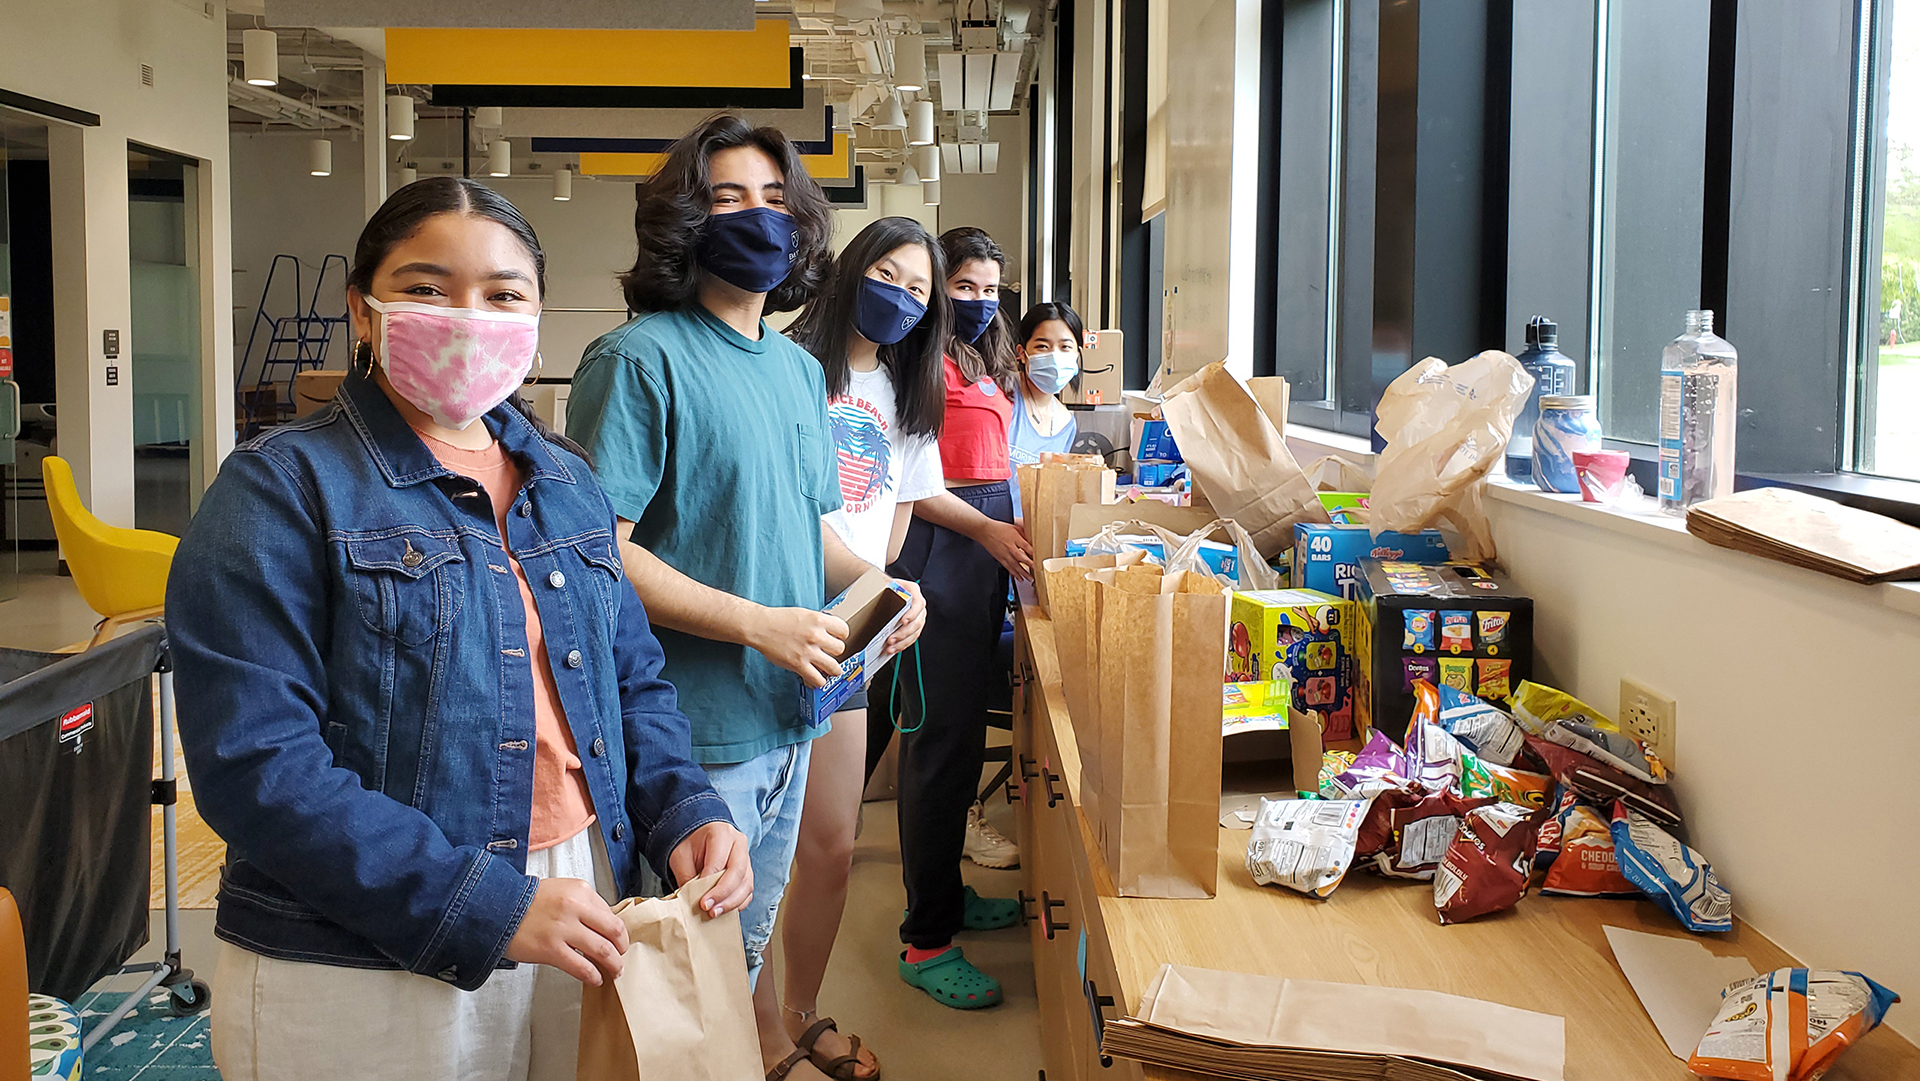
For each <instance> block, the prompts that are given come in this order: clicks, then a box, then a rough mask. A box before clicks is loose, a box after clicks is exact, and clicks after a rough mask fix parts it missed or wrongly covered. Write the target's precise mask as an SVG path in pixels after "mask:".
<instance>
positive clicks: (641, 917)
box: [575, 874, 762, 1081]
mask: <svg viewBox="0 0 1920 1081" xmlns="http://www.w3.org/2000/svg"><path fill="white" fill-rule="evenodd" d="M719 880H720V876H719V875H717V874H715V875H709V876H707V877H706V878H701V879H696V880H694V881H692V882H689V883H687V884H686V885H685V886H683V887H681V889H680V891H679V892H678V893H675V894H674V895H672V896H671V897H650V898H646V899H644V900H642V899H639V898H629V899H627V900H625V901H622V902H620V903H619V904H617V905H615V906H614V908H613V911H614V914H615V915H616V916H618V917H620V919H621V921H622V922H624V923H625V924H626V925H627V941H628V946H627V955H626V966H625V968H623V969H622V970H621V973H620V978H619V979H616V980H613V981H611V982H609V983H605V984H602V985H601V986H599V987H585V988H582V989H581V995H580V1065H579V1069H578V1071H577V1072H576V1074H575V1076H576V1077H577V1078H578V1081H666V1079H669V1078H671V1079H673V1081H760V1078H761V1076H762V1070H761V1067H760V1036H759V1033H758V1031H757V1030H756V1029H755V1027H754V1022H753V996H752V992H751V991H750V990H749V989H748V986H747V952H746V947H745V946H743V945H742V944H741V941H740V916H739V913H737V912H729V913H727V914H726V915H724V916H721V917H718V918H717V919H708V918H707V916H706V914H705V913H703V912H701V911H700V899H701V898H703V897H705V896H706V895H707V891H708V890H710V889H712V888H713V885H714V883H716V882H718V881H719Z"/></svg>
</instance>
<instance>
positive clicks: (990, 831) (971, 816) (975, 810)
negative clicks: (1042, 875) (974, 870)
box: [963, 803, 1020, 870]
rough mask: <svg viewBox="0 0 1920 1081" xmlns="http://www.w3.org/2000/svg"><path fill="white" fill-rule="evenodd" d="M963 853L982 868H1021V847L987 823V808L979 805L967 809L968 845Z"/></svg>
mask: <svg viewBox="0 0 1920 1081" xmlns="http://www.w3.org/2000/svg"><path fill="white" fill-rule="evenodd" d="M963 851H965V853H966V856H967V858H968V859H970V860H972V861H973V862H975V863H977V864H979V865H980V866H982V867H992V868H995V869H996V870H1005V869H1007V868H1009V867H1018V866H1020V846H1019V845H1017V844H1014V843H1013V842H1012V841H1010V840H1008V839H1007V838H1006V836H1005V835H1004V834H1002V833H1001V832H1000V831H999V830H997V829H994V828H993V827H992V826H991V825H989V824H988V823H987V812H986V808H984V807H982V806H980V805H979V804H978V803H976V804H974V805H973V806H972V807H970V808H968V809H967V845H966V848H965V849H964V850H963Z"/></svg>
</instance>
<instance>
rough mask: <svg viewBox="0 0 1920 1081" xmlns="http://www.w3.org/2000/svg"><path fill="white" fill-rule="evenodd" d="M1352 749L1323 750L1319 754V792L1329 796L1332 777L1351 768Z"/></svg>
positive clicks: (1353, 756) (1330, 794) (1331, 793)
mask: <svg viewBox="0 0 1920 1081" xmlns="http://www.w3.org/2000/svg"><path fill="white" fill-rule="evenodd" d="M1355 757H1357V756H1356V755H1355V754H1354V753H1353V752H1352V751H1325V752H1322V754H1321V755H1320V794H1321V795H1323V796H1329V797H1331V796H1332V795H1333V792H1332V790H1331V786H1332V785H1333V779H1334V778H1335V777H1338V776H1340V775H1341V774H1342V773H1345V772H1346V771H1347V770H1349V769H1351V768H1353V760H1354V758H1355Z"/></svg>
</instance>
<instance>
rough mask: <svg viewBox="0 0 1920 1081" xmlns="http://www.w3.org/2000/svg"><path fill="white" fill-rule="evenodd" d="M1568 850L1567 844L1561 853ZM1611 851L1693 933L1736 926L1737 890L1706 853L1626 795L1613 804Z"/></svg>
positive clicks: (1625, 870)
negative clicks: (1716, 873)
mask: <svg viewBox="0 0 1920 1081" xmlns="http://www.w3.org/2000/svg"><path fill="white" fill-rule="evenodd" d="M1566 854H1567V853H1566V849H1565V847H1564V845H1563V846H1562V848H1561V851H1560V855H1561V857H1562V858H1565V857H1566ZM1613 855H1614V858H1615V859H1617V860H1618V861H1619V863H1620V873H1621V874H1623V875H1625V876H1626V877H1627V881H1629V882H1631V883H1633V884H1634V885H1635V886H1636V887H1638V888H1639V890H1640V892H1641V893H1644V894H1646V895H1647V896H1648V897H1651V898H1653V900H1654V901H1656V902H1658V903H1659V905H1660V907H1662V908H1664V909H1666V910H1667V911H1668V912H1671V913H1673V916H1674V918H1675V919H1677V920H1679V921H1680V926H1682V927H1685V928H1686V929H1687V930H1689V931H1692V932H1693V933H1694V934H1704V933H1706V932H1708V931H1731V930H1733V895H1732V894H1730V893H1728V892H1727V891H1726V888H1725V887H1723V886H1721V885H1720V880H1719V879H1717V878H1715V877H1713V868H1712V867H1711V866H1709V865H1708V864H1707V860H1706V857H1704V856H1702V855H1701V854H1700V853H1698V852H1695V851H1694V850H1693V849H1691V848H1688V847H1687V846H1686V845H1683V844H1681V843H1680V841H1679V840H1678V839H1677V838H1675V837H1674V836H1673V835H1672V834H1670V833H1668V832H1666V831H1665V830H1663V829H1661V828H1660V827H1659V826H1656V825H1654V824H1653V822H1652V821H1650V820H1649V819H1647V818H1646V817H1645V816H1644V815H1639V814H1635V813H1634V812H1632V811H1630V810H1628V809H1627V805H1626V802H1625V801H1616V802H1615V803H1614V805H1613ZM1555 862H1558V861H1555Z"/></svg>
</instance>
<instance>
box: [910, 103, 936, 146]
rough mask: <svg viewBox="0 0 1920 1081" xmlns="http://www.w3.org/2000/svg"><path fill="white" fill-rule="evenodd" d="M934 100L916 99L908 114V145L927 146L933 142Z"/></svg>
mask: <svg viewBox="0 0 1920 1081" xmlns="http://www.w3.org/2000/svg"><path fill="white" fill-rule="evenodd" d="M933 139H934V124H933V102H931V101H916V102H914V103H913V111H912V112H911V113H909V114H908V116H907V145H908V146H926V145H928V144H929V143H931V142H933Z"/></svg>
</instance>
